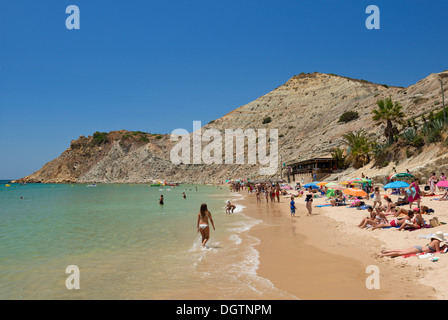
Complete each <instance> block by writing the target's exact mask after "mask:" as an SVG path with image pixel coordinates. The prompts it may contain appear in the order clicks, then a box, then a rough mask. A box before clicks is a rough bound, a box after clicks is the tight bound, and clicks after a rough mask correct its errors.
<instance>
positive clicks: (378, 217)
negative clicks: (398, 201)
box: [358, 206, 388, 229]
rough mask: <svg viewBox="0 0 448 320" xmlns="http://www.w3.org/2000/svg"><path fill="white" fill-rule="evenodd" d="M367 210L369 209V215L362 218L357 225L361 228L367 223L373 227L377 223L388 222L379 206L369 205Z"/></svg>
mask: <svg viewBox="0 0 448 320" xmlns="http://www.w3.org/2000/svg"><path fill="white" fill-rule="evenodd" d="M374 210H375V211H374ZM367 211H369V214H370V216H369V217H368V218H364V219H363V220H362V221H361V223H360V224H359V225H358V227H360V228H361V229H363V228H365V227H367V226H368V225H370V226H372V227H374V226H377V225H379V224H386V223H388V220H387V218H386V216H385V215H384V214H383V213H382V212H381V210H380V209H379V208H375V209H373V208H372V207H371V206H369V207H368V208H367Z"/></svg>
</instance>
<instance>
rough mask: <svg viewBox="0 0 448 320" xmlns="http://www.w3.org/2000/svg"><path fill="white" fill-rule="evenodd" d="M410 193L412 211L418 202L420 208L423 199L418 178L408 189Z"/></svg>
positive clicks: (409, 199) (409, 200)
mask: <svg viewBox="0 0 448 320" xmlns="http://www.w3.org/2000/svg"><path fill="white" fill-rule="evenodd" d="M408 191H409V192H410V195H409V197H408V202H409V208H410V209H412V203H414V202H415V201H417V207H418V208H420V201H421V197H420V188H419V179H418V178H415V179H414V182H412V183H411V185H410V186H409V187H408Z"/></svg>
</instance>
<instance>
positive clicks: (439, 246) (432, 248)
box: [379, 231, 447, 257]
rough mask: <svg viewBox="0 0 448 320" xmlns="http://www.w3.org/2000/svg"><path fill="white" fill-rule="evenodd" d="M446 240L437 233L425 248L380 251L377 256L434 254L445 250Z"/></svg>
mask: <svg viewBox="0 0 448 320" xmlns="http://www.w3.org/2000/svg"><path fill="white" fill-rule="evenodd" d="M445 242H446V239H445V237H444V235H443V232H442V231H437V232H436V234H435V235H434V236H432V237H431V242H430V243H428V244H427V245H426V246H424V247H422V246H419V245H415V246H413V247H412V248H408V249H401V250H387V251H382V252H381V253H380V254H379V256H380V257H399V256H404V255H409V254H417V253H436V252H440V251H442V250H445V249H446V247H447V245H446V243H445Z"/></svg>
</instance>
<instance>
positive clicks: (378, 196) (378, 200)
mask: <svg viewBox="0 0 448 320" xmlns="http://www.w3.org/2000/svg"><path fill="white" fill-rule="evenodd" d="M377 203H378V207H381V194H380V188H378V187H376V188H375V192H374V193H373V208H374V209H375V207H376V204H377Z"/></svg>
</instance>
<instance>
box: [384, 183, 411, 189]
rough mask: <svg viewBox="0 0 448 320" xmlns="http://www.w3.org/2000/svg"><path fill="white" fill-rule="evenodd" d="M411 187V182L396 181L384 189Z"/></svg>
mask: <svg viewBox="0 0 448 320" xmlns="http://www.w3.org/2000/svg"><path fill="white" fill-rule="evenodd" d="M407 187H409V183H407V182H404V181H394V182H391V183H388V184H386V185H385V186H384V187H383V188H384V189H399V188H407Z"/></svg>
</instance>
